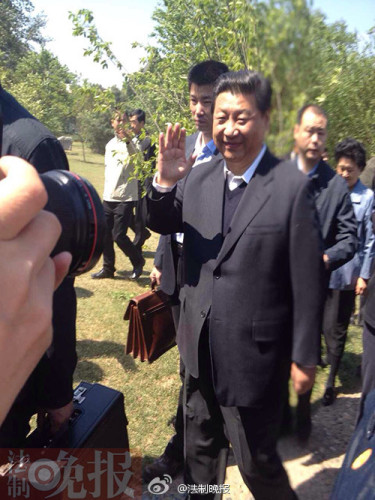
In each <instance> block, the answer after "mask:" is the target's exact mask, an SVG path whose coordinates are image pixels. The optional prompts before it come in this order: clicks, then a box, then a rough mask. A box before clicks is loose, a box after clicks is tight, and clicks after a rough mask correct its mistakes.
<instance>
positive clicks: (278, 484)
mask: <svg viewBox="0 0 375 500" xmlns="http://www.w3.org/2000/svg"><path fill="white" fill-rule="evenodd" d="M284 371H285V373H283V374H280V375H282V378H283V381H284V380H285V383H287V379H288V362H286V363H285V370H284ZM280 397H281V391H276V394H273V395H272V398H271V397H270V398H268V400H267V404H261V405H259V407H257V408H243V407H223V406H220V405H219V403H218V401H217V399H216V396H215V392H214V388H213V383H212V367H211V362H210V352H209V347H208V332H207V331H204V332H203V333H202V339H201V342H200V347H199V378H194V377H192V376H191V375H190V374H189V373H188V371H186V374H185V390H184V425H185V483H186V484H190V485H193V484H197V485H198V484H222V483H223V479H224V478H223V471H224V472H225V468H222V464H223V462H224V463H225V460H224V459H223V456H225V455H226V453H227V450H228V445H229V442H230V443H231V445H232V448H233V452H234V456H235V459H236V463H237V465H238V467H239V470H240V472H241V475H242V478H243V480H244V482H245V484H246V485H247V487H248V488H249V490H250V491H251V492H252V494H253V495H254V497H255V499H256V500H275V499H278V500H284V499H292V498H295V496H294V492H293V490H292V489H291V487H290V485H289V481H288V477H287V474H286V472H285V470H284V468H283V465H282V463H281V460H280V458H279V456H278V454H277V450H276V444H277V437H278V433H279V427H280V421H281V408H282V405H281V401H279V399H280ZM199 497H202V498H207V499H208V498H213V495H197V496H196V495H194V496H193V498H194V499H195V498H199Z"/></svg>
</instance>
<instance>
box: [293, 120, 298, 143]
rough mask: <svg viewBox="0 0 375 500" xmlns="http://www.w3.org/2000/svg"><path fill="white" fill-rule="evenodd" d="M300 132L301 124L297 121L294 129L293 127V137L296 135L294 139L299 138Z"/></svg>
mask: <svg viewBox="0 0 375 500" xmlns="http://www.w3.org/2000/svg"><path fill="white" fill-rule="evenodd" d="M298 134H299V125H298V123H296V124H295V125H294V129H293V137H294V139H296V138H297V136H298Z"/></svg>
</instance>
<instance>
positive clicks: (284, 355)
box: [148, 151, 324, 407]
mask: <svg viewBox="0 0 375 500" xmlns="http://www.w3.org/2000/svg"><path fill="white" fill-rule="evenodd" d="M224 185H225V179H224V173H223V160H222V159H220V158H215V159H213V160H212V161H211V162H209V163H207V164H206V165H205V168H196V169H193V170H192V171H191V172H190V174H189V175H188V176H187V178H186V182H185V183H184V184H183V185H178V188H175V189H174V190H173V191H172V192H171V193H168V194H165V195H161V194H160V193H157V192H156V191H155V190H154V191H153V192H152V193H151V194H150V195H149V199H148V206H149V226H150V227H151V229H153V230H155V231H158V232H161V233H165V234H166V233H171V232H179V231H183V232H184V233H185V238H184V262H185V283H184V286H183V288H182V289H181V293H180V300H181V313H180V322H179V328H178V334H177V342H178V346H179V350H180V354H181V357H182V359H183V361H184V363H185V365H186V367H187V369H188V371H189V372H190V373H191V374H192V375H193V376H194V377H197V376H198V375H199V371H198V350H199V347H198V346H199V338H200V334H201V331H202V327H203V325H204V323H205V321H206V319H207V317H208V316H209V336H210V351H211V358H212V367H213V381H214V386H215V392H216V395H217V398H218V401H219V403H220V404H221V405H224V406H248V407H251V406H253V405H257V404H259V403H260V402H263V403H264V402H266V401H267V399H268V398H269V397H270V396H271V397H272V390H274V389H273V388H274V387H277V383H276V382H277V380H278V375H279V372H280V367H281V365H284V364H285V360H287V359H290V357H291V358H292V359H293V360H294V361H296V362H298V363H301V364H302V365H315V364H317V363H318V361H319V349H320V327H321V314H322V304H323V297H324V294H323V289H324V288H323V287H324V270H323V261H322V243H321V239H320V233H319V228H318V221H317V217H316V212H315V208H314V203H313V199H312V196H311V192H309V189H308V180H307V179H306V177H305V176H304V175H303V174H301V173H300V172H298V171H297V170H296V169H294V168H291V164H290V163H288V162H284V163H280V164H278V160H277V159H276V158H275V157H273V156H272V155H271V154H270V153H269V152H268V151H267V152H266V153H265V155H264V157H263V159H262V161H261V162H260V164H259V166H258V168H257V170H256V172H255V174H254V177H253V178H252V180H251V181H250V183H249V185H248V186H247V187H246V189H245V192H244V194H243V196H242V199H241V201H240V203H239V205H238V208H237V210H236V212H235V214H234V216H233V219H232V223H231V226H230V229H229V233H228V234H227V236H226V238H225V239H223V236H222V217H223V198H224Z"/></svg>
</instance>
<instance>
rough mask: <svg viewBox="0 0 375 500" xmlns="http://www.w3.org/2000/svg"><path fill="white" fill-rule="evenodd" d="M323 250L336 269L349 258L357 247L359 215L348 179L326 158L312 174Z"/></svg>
mask: <svg viewBox="0 0 375 500" xmlns="http://www.w3.org/2000/svg"><path fill="white" fill-rule="evenodd" d="M311 189H312V192H313V196H314V200H315V205H316V209H317V212H318V216H319V221H320V228H321V231H322V236H323V241H324V250H325V253H326V254H327V255H328V257H329V269H330V271H333V270H334V269H337V268H339V267H341V266H342V265H343V264H345V263H346V262H348V261H349V260H350V259H351V258H352V257H354V254H355V252H356V250H357V246H358V238H357V219H356V218H355V214H354V209H353V205H352V202H351V199H350V193H349V190H348V185H347V183H346V181H345V180H344V179H343V178H342V177H341V176H340V175H337V174H336V173H335V172H334V170H332V168H331V167H330V166H329V165H328V163H325V162H324V161H323V160H321V161H320V162H319V165H318V168H317V170H316V172H315V174H314V175H313V176H312V177H311Z"/></svg>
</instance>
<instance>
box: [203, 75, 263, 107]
mask: <svg viewBox="0 0 375 500" xmlns="http://www.w3.org/2000/svg"><path fill="white" fill-rule="evenodd" d="M223 92H230V93H231V94H234V95H236V94H247V95H254V97H255V101H256V104H257V108H258V109H259V111H260V112H261V113H265V112H266V111H268V110H269V109H271V97H272V87H271V83H270V81H269V80H268V78H265V77H264V76H263V75H262V74H261V73H259V72H257V71H250V70H241V71H230V72H229V73H225V74H223V75H221V76H220V78H219V79H218V80H217V82H216V85H215V88H214V97H213V104H212V108H214V107H215V101H216V98H217V96H218V95H219V94H222V93H223Z"/></svg>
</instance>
